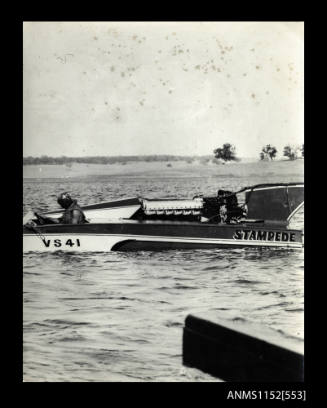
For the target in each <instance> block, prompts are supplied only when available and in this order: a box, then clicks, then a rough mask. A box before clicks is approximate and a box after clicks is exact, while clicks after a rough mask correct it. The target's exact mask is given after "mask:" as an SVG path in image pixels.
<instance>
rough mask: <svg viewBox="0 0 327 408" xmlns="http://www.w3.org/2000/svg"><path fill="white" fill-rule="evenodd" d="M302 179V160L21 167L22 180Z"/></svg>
mask: <svg viewBox="0 0 327 408" xmlns="http://www.w3.org/2000/svg"><path fill="white" fill-rule="evenodd" d="M279 172H281V173H283V174H288V175H290V176H296V175H298V178H299V179H298V180H296V181H300V180H301V179H302V178H303V174H304V163H303V160H293V161H291V160H274V161H260V160H255V161H238V162H228V163H226V164H224V165H222V164H216V163H214V162H212V161H201V160H199V159H197V160H194V161H188V162H187V161H185V160H179V161H152V162H142V161H138V162H133V161H130V162H124V163H112V164H110V165H108V164H101V163H70V164H68V165H67V164H35V165H24V166H23V178H24V179H46V178H57V179H74V178H81V177H82V178H84V177H91V176H112V177H159V178H163V177H167V178H174V177H186V178H187V177H227V176H228V177H236V176H239V177H245V176H246V175H247V174H250V175H251V174H252V175H257V176H258V175H260V176H262V177H265V176H267V177H270V176H271V175H272V174H276V175H277V174H278V173H279Z"/></svg>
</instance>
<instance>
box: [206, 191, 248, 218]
mask: <svg viewBox="0 0 327 408" xmlns="http://www.w3.org/2000/svg"><path fill="white" fill-rule="evenodd" d="M203 202H204V205H203V217H205V218H207V219H208V220H209V221H212V222H218V223H223V224H230V223H236V222H238V221H239V220H240V219H241V218H243V217H244V216H246V211H245V209H244V208H243V207H241V206H239V204H238V200H237V197H236V194H235V193H233V192H232V191H227V190H218V194H217V197H204V198H203Z"/></svg>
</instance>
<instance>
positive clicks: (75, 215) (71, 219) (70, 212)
mask: <svg viewBox="0 0 327 408" xmlns="http://www.w3.org/2000/svg"><path fill="white" fill-rule="evenodd" d="M57 202H58V204H59V205H60V206H61V207H62V208H64V209H65V211H64V213H63V215H62V216H61V217H60V218H51V217H46V216H44V215H42V214H39V213H36V212H34V214H35V215H36V217H37V219H38V221H39V223H40V224H84V223H86V222H87V221H86V218H85V214H84V212H83V210H82V209H81V207H80V206H79V205H78V204H77V200H74V199H73V198H72V197H71V196H70V194H69V193H61V194H60V195H59V196H58V200H57Z"/></svg>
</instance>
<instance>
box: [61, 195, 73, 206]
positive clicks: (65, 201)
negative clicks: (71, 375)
mask: <svg viewBox="0 0 327 408" xmlns="http://www.w3.org/2000/svg"><path fill="white" fill-rule="evenodd" d="M57 201H58V204H59V205H61V207H62V208H65V209H67V208H68V207H70V206H71V205H72V204H73V199H72V198H71V196H70V194H69V193H61V194H60V195H59V196H58V200H57Z"/></svg>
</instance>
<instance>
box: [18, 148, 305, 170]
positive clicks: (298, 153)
mask: <svg viewBox="0 0 327 408" xmlns="http://www.w3.org/2000/svg"><path fill="white" fill-rule="evenodd" d="M213 153H214V159H212V156H210V155H207V156H174V155H167V154H162V155H143V156H85V157H67V156H61V157H49V156H46V155H43V156H41V157H32V156H28V157H24V158H23V164H24V165H31V164H35V165H39V164H61V165H67V166H71V165H72V164H73V163H87V164H116V163H119V164H126V163H127V162H157V161H160V162H174V161H185V162H187V163H192V162H194V161H195V160H200V163H202V164H206V163H208V162H210V161H213V162H214V163H220V162H223V163H225V162H229V161H239V160H240V159H239V158H238V157H237V155H236V147H235V146H234V145H232V144H231V143H224V144H223V146H222V147H218V148H217V149H215V150H214V151H213ZM277 153H278V151H277V149H276V147H275V146H273V145H270V144H268V145H266V146H263V148H262V150H261V152H260V154H259V158H260V160H274V159H275V158H276V155H277ZM283 156H285V157H287V158H288V159H289V160H295V159H298V158H299V157H304V144H302V146H291V145H286V146H285V147H284V150H283Z"/></svg>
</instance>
